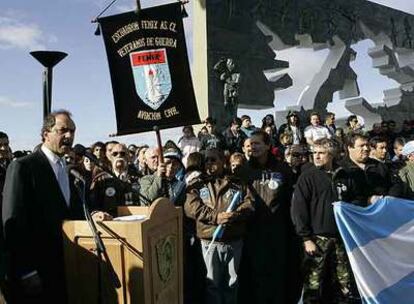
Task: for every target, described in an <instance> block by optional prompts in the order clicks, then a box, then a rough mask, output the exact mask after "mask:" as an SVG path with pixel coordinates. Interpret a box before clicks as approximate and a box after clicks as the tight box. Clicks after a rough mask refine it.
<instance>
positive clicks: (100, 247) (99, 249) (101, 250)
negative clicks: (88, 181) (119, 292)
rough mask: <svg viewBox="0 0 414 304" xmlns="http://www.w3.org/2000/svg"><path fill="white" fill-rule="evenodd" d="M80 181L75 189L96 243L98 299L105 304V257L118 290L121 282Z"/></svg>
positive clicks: (98, 301) (83, 183) (99, 302)
mask: <svg viewBox="0 0 414 304" xmlns="http://www.w3.org/2000/svg"><path fill="white" fill-rule="evenodd" d="M78 181H79V182H81V183H82V186H80V185H79V182H78V183H76V182H75V187H76V189H77V190H78V192H79V196H80V197H81V201H82V207H83V212H84V215H85V220H86V221H87V222H88V224H89V228H90V229H91V232H92V235H93V239H94V241H95V246H96V254H97V256H98V269H97V273H98V297H97V303H98V304H101V303H103V298H102V291H103V288H102V287H103V281H102V273H103V271H102V268H103V257H105V259H106V261H107V262H108V268H109V273H110V276H111V279H112V283H113V284H114V286H115V287H116V288H119V287H121V282H120V281H119V278H118V276H117V274H116V273H115V270H114V268H113V266H112V264H111V261H110V260H109V258H108V254H107V252H106V249H105V245H104V243H103V241H102V238H101V233H100V232H99V231H98V229H96V225H95V222H94V221H93V219H92V216H91V214H90V212H89V208H88V205H87V203H86V189H85V182H84V181H82V180H80V179H78Z"/></svg>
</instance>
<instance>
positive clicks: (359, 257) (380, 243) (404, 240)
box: [348, 219, 414, 298]
mask: <svg viewBox="0 0 414 304" xmlns="http://www.w3.org/2000/svg"><path fill="white" fill-rule="evenodd" d="M413 243H414V219H413V220H412V221H410V222H408V223H406V224H405V225H403V226H401V227H400V228H399V229H397V230H396V231H394V232H393V233H392V234H390V235H389V236H388V237H386V238H382V239H376V240H373V241H371V242H369V243H368V244H366V245H365V246H363V247H358V248H355V249H354V250H352V251H351V252H349V253H348V255H349V260H350V262H351V266H352V269H353V271H354V274H355V277H356V280H357V283H358V287H359V289H360V293H361V295H362V296H363V297H364V298H374V297H375V296H376V295H377V294H378V293H380V292H381V291H382V290H384V289H386V288H387V287H389V286H392V285H394V284H395V283H397V282H398V281H400V280H401V279H402V278H404V277H406V276H407V275H408V274H410V273H412V272H414V258H413V256H414V248H413ZM407 252H412V253H413V254H411V255H410V254H407ZM384 261H387V262H386V263H384ZM367 277H369V278H370V280H369V282H366V281H365V280H363V278H367Z"/></svg>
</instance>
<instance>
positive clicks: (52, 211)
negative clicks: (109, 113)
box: [3, 110, 82, 303]
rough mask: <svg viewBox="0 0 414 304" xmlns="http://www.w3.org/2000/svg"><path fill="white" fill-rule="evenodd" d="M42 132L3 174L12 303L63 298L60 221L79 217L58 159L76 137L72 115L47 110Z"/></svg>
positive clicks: (74, 196)
mask: <svg viewBox="0 0 414 304" xmlns="http://www.w3.org/2000/svg"><path fill="white" fill-rule="evenodd" d="M41 135H42V142H43V143H42V145H41V147H40V148H39V149H38V150H37V151H36V152H34V153H32V154H31V155H29V156H26V157H23V158H20V159H17V160H15V161H13V162H12V163H11V164H10V165H9V167H8V169H7V174H6V182H5V186H4V192H3V226H4V236H5V242H6V251H7V254H8V256H9V266H8V268H9V269H8V278H9V280H10V282H11V291H12V299H11V301H10V302H11V303H65V302H66V292H65V276H64V262H63V245H62V228H61V225H62V222H63V220H65V219H81V218H82V206H81V203H80V200H79V196H78V195H77V192H76V189H75V188H74V185H73V181H72V178H71V177H70V176H68V173H67V171H66V163H65V161H64V159H63V155H64V154H65V153H67V152H68V151H69V150H70V148H71V146H72V143H73V139H74V135H75V123H74V122H73V120H72V119H71V114H70V113H69V112H67V111H64V110H61V111H57V112H53V113H51V114H49V115H48V116H47V117H46V118H45V120H44V122H43V127H42V131H41Z"/></svg>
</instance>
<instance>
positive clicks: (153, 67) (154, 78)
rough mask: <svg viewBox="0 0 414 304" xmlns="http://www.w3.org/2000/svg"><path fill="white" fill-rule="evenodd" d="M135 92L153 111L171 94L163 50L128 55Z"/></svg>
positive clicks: (168, 72)
mask: <svg viewBox="0 0 414 304" xmlns="http://www.w3.org/2000/svg"><path fill="white" fill-rule="evenodd" d="M130 59H131V68H132V74H133V76H134V83H135V90H136V92H137V94H138V96H139V97H140V98H141V100H142V101H143V102H144V103H145V104H146V105H148V106H149V107H151V108H152V109H153V110H154V111H156V110H158V108H159V107H160V106H161V105H162V104H163V102H164V101H165V100H166V99H167V98H168V96H169V95H170V92H171V88H172V84H171V75H170V69H169V66H168V58H167V52H166V50H165V49H157V50H145V51H139V52H132V53H130Z"/></svg>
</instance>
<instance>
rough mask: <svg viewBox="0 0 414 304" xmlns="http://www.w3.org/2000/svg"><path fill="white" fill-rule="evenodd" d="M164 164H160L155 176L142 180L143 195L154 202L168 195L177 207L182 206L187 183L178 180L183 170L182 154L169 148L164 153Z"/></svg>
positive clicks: (148, 176)
mask: <svg viewBox="0 0 414 304" xmlns="http://www.w3.org/2000/svg"><path fill="white" fill-rule="evenodd" d="M163 156H164V162H163V163H161V162H160V163H159V164H158V168H157V171H156V172H155V173H154V174H151V175H146V176H144V177H143V178H141V181H140V184H141V193H142V194H143V195H144V196H145V197H146V198H148V200H149V201H151V202H153V201H154V200H155V199H157V198H159V197H163V196H166V195H167V193H166V192H167V191H168V196H169V198H170V200H171V202H173V203H174V204H175V205H181V203H183V202H184V200H185V182H184V181H182V180H180V179H178V178H177V176H176V175H177V173H178V172H179V171H180V169H181V168H183V164H182V162H181V152H180V151H179V150H176V149H174V148H168V149H166V150H164V153H163Z"/></svg>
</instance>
